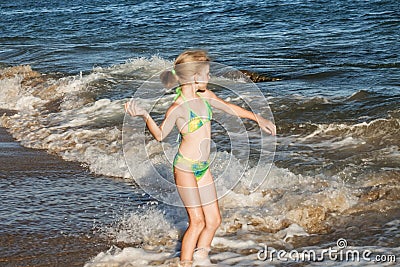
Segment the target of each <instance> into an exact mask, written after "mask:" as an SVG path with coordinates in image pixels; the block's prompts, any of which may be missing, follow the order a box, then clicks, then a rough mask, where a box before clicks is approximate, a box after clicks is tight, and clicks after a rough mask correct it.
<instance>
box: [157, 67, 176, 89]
mask: <svg viewBox="0 0 400 267" xmlns="http://www.w3.org/2000/svg"><path fill="white" fill-rule="evenodd" d="M160 79H161V82H162V83H163V84H164V86H165V88H167V89H170V88H173V87H174V86H176V85H177V84H178V76H177V75H176V73H175V70H172V71H171V70H166V71H163V72H162V73H161V74H160Z"/></svg>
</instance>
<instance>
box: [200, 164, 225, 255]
mask: <svg viewBox="0 0 400 267" xmlns="http://www.w3.org/2000/svg"><path fill="white" fill-rule="evenodd" d="M198 187H199V192H200V199H201V201H202V208H203V213H204V219H205V227H204V229H203V231H202V232H201V234H200V236H199V240H198V242H197V248H198V249H202V251H199V254H200V255H201V254H203V255H204V256H207V255H208V251H209V249H210V247H211V242H212V239H213V238H214V235H215V232H216V231H217V229H218V227H219V226H220V224H221V214H220V210H219V206H218V200H217V192H216V189H215V184H214V180H213V177H212V175H211V172H210V170H208V171H207V172H206V174H205V175H204V176H203V178H202V179H201V180H200V181H199V182H198Z"/></svg>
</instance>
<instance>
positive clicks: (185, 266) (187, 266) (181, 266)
mask: <svg viewBox="0 0 400 267" xmlns="http://www.w3.org/2000/svg"><path fill="white" fill-rule="evenodd" d="M192 264H193V261H189V260H183V261H180V262H179V263H178V267H192Z"/></svg>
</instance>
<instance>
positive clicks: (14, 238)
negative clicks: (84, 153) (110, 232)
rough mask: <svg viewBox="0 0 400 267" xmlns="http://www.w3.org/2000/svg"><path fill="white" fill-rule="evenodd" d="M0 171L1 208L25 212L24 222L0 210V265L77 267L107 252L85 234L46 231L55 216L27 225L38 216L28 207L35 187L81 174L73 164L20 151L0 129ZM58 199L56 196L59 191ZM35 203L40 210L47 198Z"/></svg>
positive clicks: (17, 213)
mask: <svg viewBox="0 0 400 267" xmlns="http://www.w3.org/2000/svg"><path fill="white" fill-rule="evenodd" d="M1 114H3V112H1ZM0 166H1V167H0V168H1V171H0V188H1V189H2V193H3V197H5V198H4V200H3V204H4V203H7V202H13V203H16V204H17V205H16V206H17V207H18V210H25V213H27V211H28V214H26V215H25V216H26V217H27V218H24V216H23V213H21V212H20V211H18V210H17V211H16V210H15V209H14V208H13V207H10V206H8V205H7V204H4V206H3V207H1V208H0V215H1V214H4V216H5V218H2V220H1V223H0V244H3V248H2V249H1V255H0V265H2V266H83V265H84V264H85V263H86V262H87V261H89V260H90V258H91V257H93V256H95V255H97V254H98V253H100V252H102V251H105V250H107V249H108V248H109V244H108V242H107V241H106V240H104V239H101V238H99V237H97V236H92V234H90V233H86V234H82V233H78V234H67V233H65V234H63V233H62V229H60V231H57V230H53V229H51V228H55V229H57V227H58V226H57V225H54V226H52V227H49V226H48V225H51V223H52V221H57V218H56V217H57V216H60V215H57V214H56V213H54V215H52V214H51V212H50V213H49V214H45V215H46V216H47V217H48V218H50V219H53V220H52V221H49V222H48V223H47V225H46V223H42V224H41V223H40V222H38V223H37V224H38V225H36V226H35V227H32V226H31V225H33V224H34V221H35V219H34V218H35V216H38V217H40V216H41V217H44V215H43V214H42V213H44V212H43V211H42V210H40V208H39V209H38V208H37V207H34V208H32V206H34V205H35V203H34V201H35V199H34V198H35V193H36V191H35V188H36V187H38V186H40V185H39V184H40V183H41V181H43V182H44V183H45V182H47V180H48V179H49V178H48V176H51V175H54V174H56V175H57V176H62V175H64V176H65V177H67V176H68V175H74V174H75V173H85V172H86V171H85V170H83V168H82V167H81V166H80V165H79V164H77V163H74V162H66V161H63V160H61V159H60V158H58V157H57V156H54V155H50V154H48V153H47V152H45V151H41V150H35V149H29V148H25V147H23V146H21V145H20V144H19V143H18V142H17V141H15V140H14V139H13V138H12V136H11V135H10V134H9V133H8V132H7V130H6V128H4V127H0ZM53 179H54V178H53ZM94 179H96V178H94ZM26 184H28V186H26ZM48 190H49V191H51V190H54V189H53V188H48ZM31 191H33V193H32V192H31ZM12 192H14V193H12ZM39 193H40V192H39ZM39 193H38V198H40V195H39ZM58 194H60V197H62V193H61V192H60V193H58ZM25 195H26V196H27V197H26V199H24V198H25ZM40 201H41V202H42V203H43V204H42V205H43V206H44V207H43V208H42V209H45V208H46V205H48V204H46V201H47V199H45V198H43V199H41V200H40ZM61 202H62V200H60V203H61ZM61 204H62V205H68V204H66V203H61ZM46 212H47V211H46ZM7 213H8V215H7ZM65 216H66V215H65ZM1 217H3V216H1ZM51 217H53V218H51ZM3 219H4V220H3ZM77 227H79V226H77ZM46 228H49V229H50V230H49V229H46Z"/></svg>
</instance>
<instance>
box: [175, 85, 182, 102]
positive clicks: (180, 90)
mask: <svg viewBox="0 0 400 267" xmlns="http://www.w3.org/2000/svg"><path fill="white" fill-rule="evenodd" d="M175 92H176V95H175V97H174V101H176V100H177V99H178V97H180V96H182V98H184V96H183V94H182V88H181V87H180V86H178V87H177V88H176V89H175Z"/></svg>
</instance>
